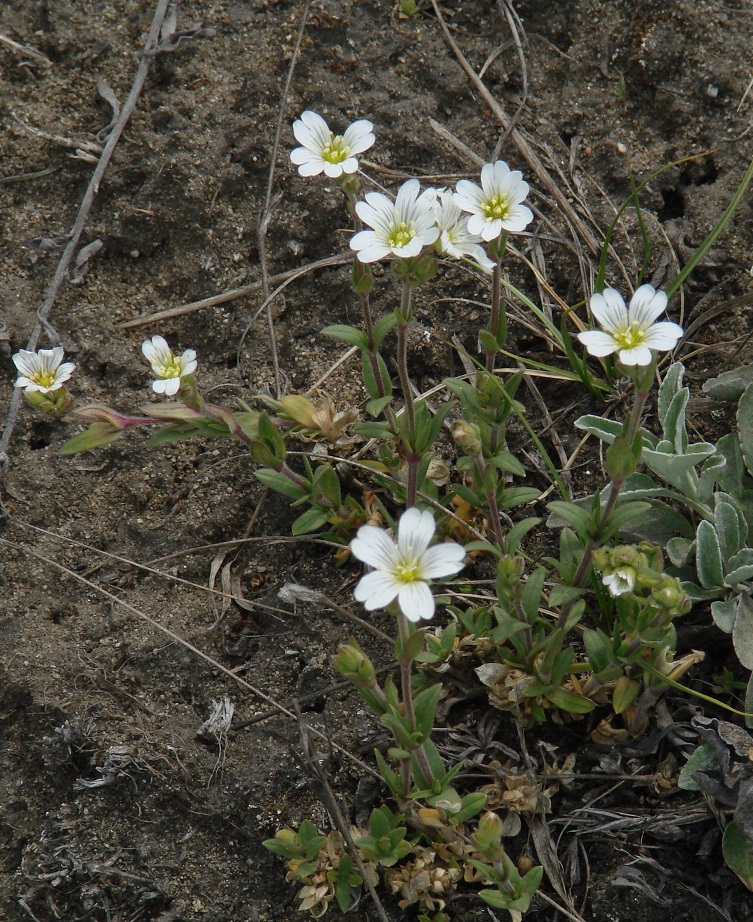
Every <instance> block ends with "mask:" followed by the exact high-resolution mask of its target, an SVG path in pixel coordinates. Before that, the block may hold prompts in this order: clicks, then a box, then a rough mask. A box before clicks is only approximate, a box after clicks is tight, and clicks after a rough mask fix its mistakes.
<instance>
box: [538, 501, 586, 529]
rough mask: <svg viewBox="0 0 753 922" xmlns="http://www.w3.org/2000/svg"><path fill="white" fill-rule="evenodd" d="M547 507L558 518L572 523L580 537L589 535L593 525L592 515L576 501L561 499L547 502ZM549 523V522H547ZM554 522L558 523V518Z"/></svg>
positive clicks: (554, 523)
mask: <svg viewBox="0 0 753 922" xmlns="http://www.w3.org/2000/svg"><path fill="white" fill-rule="evenodd" d="M546 507H547V509H549V510H550V511H551V512H553V513H554V515H555V517H556V518H559V519H564V521H565V522H567V523H568V524H570V525H572V526H573V528H574V529H575V531H576V532H577V534H578V535H579V536H580V537H582V538H587V537H588V534H589V530H590V525H591V515H590V513H589V512H586V510H585V509H582V508H581V507H580V506H576V505H575V503H566V502H565V501H564V500H559V499H557V500H553V501H552V502H551V503H547V506H546ZM547 524H549V522H547ZM552 524H553V525H556V524H557V522H556V519H555V520H554V521H553V522H552Z"/></svg>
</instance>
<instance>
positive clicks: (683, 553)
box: [667, 537, 695, 567]
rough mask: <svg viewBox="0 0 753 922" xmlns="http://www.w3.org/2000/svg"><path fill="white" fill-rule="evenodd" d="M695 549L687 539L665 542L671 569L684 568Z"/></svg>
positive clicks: (693, 543) (671, 539) (674, 539)
mask: <svg viewBox="0 0 753 922" xmlns="http://www.w3.org/2000/svg"><path fill="white" fill-rule="evenodd" d="M694 547H695V542H693V541H691V540H690V539H689V538H677V537H675V538H670V539H669V541H667V556H668V557H669V559H670V561H671V563H672V566H673V567H684V566H685V564H686V563H687V562H688V560H689V558H690V554H691V552H692V551H693V549H694Z"/></svg>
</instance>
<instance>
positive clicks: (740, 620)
mask: <svg viewBox="0 0 753 922" xmlns="http://www.w3.org/2000/svg"><path fill="white" fill-rule="evenodd" d="M732 644H733V646H734V648H735V653H737V658H738V659H739V660H740V662H741V663H742V664H743V666H745V668H746V669H753V602H751V600H750V596H749V595H748V593H747V592H741V593H740V595H739V596H738V597H737V615H736V617H735V626H734V627H733V629H732Z"/></svg>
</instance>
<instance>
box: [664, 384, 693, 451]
mask: <svg viewBox="0 0 753 922" xmlns="http://www.w3.org/2000/svg"><path fill="white" fill-rule="evenodd" d="M688 400H690V391H689V390H688V388H687V387H683V388H681V389H680V390H679V391H678V392H677V393H676V394H675V395H674V397H673V398H672V400H671V401H670V404H669V406H668V407H667V410H666V413H665V416H664V420H663V422H662V428H663V430H664V438H665V439H666V440H667V441H668V442H671V443H672V445H673V447H674V450H675V451H676V452H677V454H682V453H683V452H685V451H687V448H688V432H687V429H686V428H685V408H686V407H687V405H688Z"/></svg>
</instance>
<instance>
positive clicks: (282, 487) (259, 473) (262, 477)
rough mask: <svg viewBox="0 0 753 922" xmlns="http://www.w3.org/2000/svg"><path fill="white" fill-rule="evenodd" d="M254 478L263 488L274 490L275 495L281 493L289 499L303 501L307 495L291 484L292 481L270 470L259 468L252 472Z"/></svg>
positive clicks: (300, 488) (301, 489)
mask: <svg viewBox="0 0 753 922" xmlns="http://www.w3.org/2000/svg"><path fill="white" fill-rule="evenodd" d="M254 477H256V479H257V480H258V481H260V482H261V483H263V484H264V486H265V487H269V488H270V490H274V491H275V493H282V494H283V495H284V496H289V497H290V498H291V499H303V498H304V497H306V496H308V493H307V492H306V491H305V490H304V489H303V488H302V487H299V486H298V485H297V484H295V483H293V481H292V480H290V479H289V478H288V477H286V476H285V475H284V474H281V473H280V472H279V471H273V470H272V469H271V468H268V467H261V468H259V469H258V470H256V471H254Z"/></svg>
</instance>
